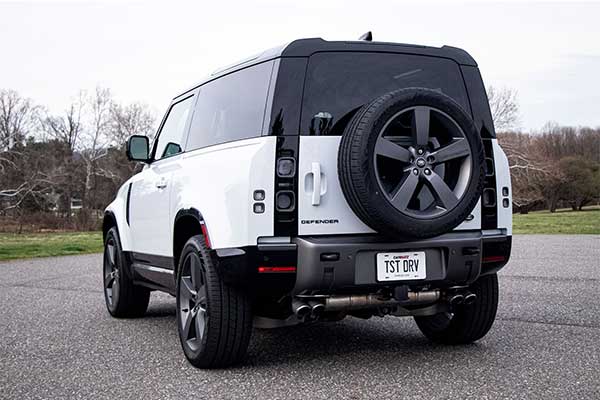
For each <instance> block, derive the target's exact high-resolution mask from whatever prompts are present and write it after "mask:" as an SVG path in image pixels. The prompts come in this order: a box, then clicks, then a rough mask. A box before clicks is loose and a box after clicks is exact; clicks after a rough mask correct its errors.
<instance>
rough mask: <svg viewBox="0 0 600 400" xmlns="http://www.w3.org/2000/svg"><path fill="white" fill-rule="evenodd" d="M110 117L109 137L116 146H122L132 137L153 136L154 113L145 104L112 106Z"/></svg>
mask: <svg viewBox="0 0 600 400" xmlns="http://www.w3.org/2000/svg"><path fill="white" fill-rule="evenodd" d="M111 117H112V118H111V119H112V123H111V136H112V139H113V140H114V144H115V145H116V146H121V145H123V144H124V143H125V141H126V140H127V139H128V138H129V137H130V136H132V135H145V136H148V137H150V138H151V137H152V136H153V134H154V121H155V118H154V113H153V112H152V111H151V110H150V108H149V107H148V105H146V104H143V103H132V104H129V105H125V106H123V105H120V104H113V106H112V108H111Z"/></svg>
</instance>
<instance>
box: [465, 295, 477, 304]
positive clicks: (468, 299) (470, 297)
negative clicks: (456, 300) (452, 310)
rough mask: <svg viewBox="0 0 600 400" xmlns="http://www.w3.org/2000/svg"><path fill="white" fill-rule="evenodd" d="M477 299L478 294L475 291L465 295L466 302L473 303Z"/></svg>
mask: <svg viewBox="0 0 600 400" xmlns="http://www.w3.org/2000/svg"><path fill="white" fill-rule="evenodd" d="M475 300H477V295H476V294H475V293H469V294H467V295H466V296H465V299H464V303H465V304H473V303H475Z"/></svg>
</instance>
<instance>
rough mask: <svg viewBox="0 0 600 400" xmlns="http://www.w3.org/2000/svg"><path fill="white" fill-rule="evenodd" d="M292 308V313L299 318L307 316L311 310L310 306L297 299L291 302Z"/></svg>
mask: <svg viewBox="0 0 600 400" xmlns="http://www.w3.org/2000/svg"><path fill="white" fill-rule="evenodd" d="M292 310H294V314H296V316H297V317H298V318H300V319H303V318H304V317H306V316H308V315H309V314H310V312H311V308H310V306H309V305H308V304H306V303H304V302H302V301H299V300H294V301H293V302H292Z"/></svg>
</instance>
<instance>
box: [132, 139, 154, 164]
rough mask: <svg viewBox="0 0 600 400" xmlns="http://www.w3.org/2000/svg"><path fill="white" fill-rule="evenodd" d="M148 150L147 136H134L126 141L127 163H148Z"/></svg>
mask: <svg viewBox="0 0 600 400" xmlns="http://www.w3.org/2000/svg"><path fill="white" fill-rule="evenodd" d="M148 148H149V142H148V137H147V136H141V135H134V136H132V137H130V138H129V139H128V140H127V158H128V159H129V161H141V162H148V161H150V160H149V155H148V153H149V151H148Z"/></svg>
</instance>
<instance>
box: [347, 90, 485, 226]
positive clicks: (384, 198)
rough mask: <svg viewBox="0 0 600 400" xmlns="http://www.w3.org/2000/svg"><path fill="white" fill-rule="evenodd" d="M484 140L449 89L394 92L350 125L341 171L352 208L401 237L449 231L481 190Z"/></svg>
mask: <svg viewBox="0 0 600 400" xmlns="http://www.w3.org/2000/svg"><path fill="white" fill-rule="evenodd" d="M483 154H484V153H483V143H482V140H481V137H480V134H479V132H478V131H477V128H476V127H475V124H474V123H473V121H472V119H471V117H470V116H469V115H468V114H467V113H466V112H465V111H464V110H463V108H462V107H461V106H460V105H459V104H458V103H456V102H455V101H454V100H453V99H452V98H450V97H449V96H447V95H445V94H443V93H440V92H437V91H434V90H430V89H424V88H410V89H400V90H397V91H394V92H390V93H386V94H384V95H382V96H381V97H378V98H376V99H374V100H373V101H371V102H370V103H369V104H366V105H365V106H363V107H362V108H360V109H359V110H358V111H356V113H355V114H354V116H353V117H352V119H351V120H350V122H349V123H348V125H347V126H346V128H345V130H344V134H343V136H342V139H341V142H340V148H339V153H338V173H339V176H340V185H341V187H342V190H343V192H344V196H345V197H346V200H347V201H348V204H349V205H350V207H351V208H352V211H354V213H355V214H356V215H357V216H358V217H359V218H360V219H361V220H362V221H363V222H364V223H365V224H367V225H369V226H370V227H371V228H372V229H373V230H375V231H378V232H381V233H384V234H387V235H390V236H399V237H404V238H408V237H412V238H425V237H432V236H436V235H440V234H442V233H446V232H448V231H450V230H452V229H454V228H455V227H456V226H458V225H459V224H460V223H461V222H463V221H464V220H465V218H467V216H468V215H469V213H470V212H471V211H472V210H473V208H474V207H475V205H476V204H477V201H478V200H479V198H480V197H481V193H482V190H483V182H484V169H483V168H484V156H483Z"/></svg>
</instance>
